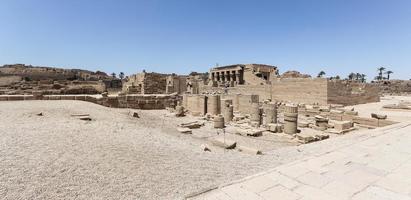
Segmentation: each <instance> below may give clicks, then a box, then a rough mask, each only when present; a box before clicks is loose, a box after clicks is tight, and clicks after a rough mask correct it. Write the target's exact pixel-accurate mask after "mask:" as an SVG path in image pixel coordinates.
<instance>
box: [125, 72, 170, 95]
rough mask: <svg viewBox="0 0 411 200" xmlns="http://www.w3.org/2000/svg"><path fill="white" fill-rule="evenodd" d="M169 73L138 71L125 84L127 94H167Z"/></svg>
mask: <svg viewBox="0 0 411 200" xmlns="http://www.w3.org/2000/svg"><path fill="white" fill-rule="evenodd" d="M167 76H168V75H167V74H159V73H146V72H143V73H138V74H134V75H131V76H130V77H129V80H128V81H127V82H125V83H124V84H123V92H124V93H127V94H166V88H167Z"/></svg>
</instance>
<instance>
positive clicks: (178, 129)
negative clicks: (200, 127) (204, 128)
mask: <svg viewBox="0 0 411 200" xmlns="http://www.w3.org/2000/svg"><path fill="white" fill-rule="evenodd" d="M177 131H178V132H180V133H184V134H192V133H193V132H192V131H191V129H189V128H177Z"/></svg>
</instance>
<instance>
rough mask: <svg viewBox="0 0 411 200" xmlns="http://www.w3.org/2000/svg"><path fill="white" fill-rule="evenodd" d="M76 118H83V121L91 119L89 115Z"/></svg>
mask: <svg viewBox="0 0 411 200" xmlns="http://www.w3.org/2000/svg"><path fill="white" fill-rule="evenodd" d="M78 119H80V120H83V121H91V117H89V116H82V117H79V118H78Z"/></svg>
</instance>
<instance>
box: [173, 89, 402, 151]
mask: <svg viewBox="0 0 411 200" xmlns="http://www.w3.org/2000/svg"><path fill="white" fill-rule="evenodd" d="M181 106H182V107H183V108H185V109H184V110H185V113H187V114H190V115H193V116H199V117H201V116H203V117H205V118H206V119H207V120H209V121H210V122H211V123H214V125H213V127H214V128H216V129H223V128H225V129H226V130H227V132H229V133H232V134H237V135H242V136H248V137H259V136H262V135H263V134H280V135H281V134H282V135H284V136H285V137H289V138H290V139H291V140H296V141H298V142H299V143H304V144H305V143H310V142H314V141H319V140H324V139H327V138H329V137H330V135H339V134H346V133H348V132H350V131H354V130H356V129H370V128H377V127H383V126H388V125H392V124H394V123H396V122H394V121H390V120H387V116H382V115H378V114H372V115H371V116H370V117H369V118H367V117H360V116H358V112H357V111H354V110H352V109H346V108H344V107H343V106H342V105H318V104H293V103H287V102H280V101H271V100H264V101H260V99H259V96H258V95H243V94H238V95H225V94H194V95H193V94H185V95H183V99H182V103H181ZM180 109H181V108H180Z"/></svg>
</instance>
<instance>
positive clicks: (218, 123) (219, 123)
mask: <svg viewBox="0 0 411 200" xmlns="http://www.w3.org/2000/svg"><path fill="white" fill-rule="evenodd" d="M224 127H225V126H224V117H223V116H221V115H217V116H215V117H214V128H224Z"/></svg>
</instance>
